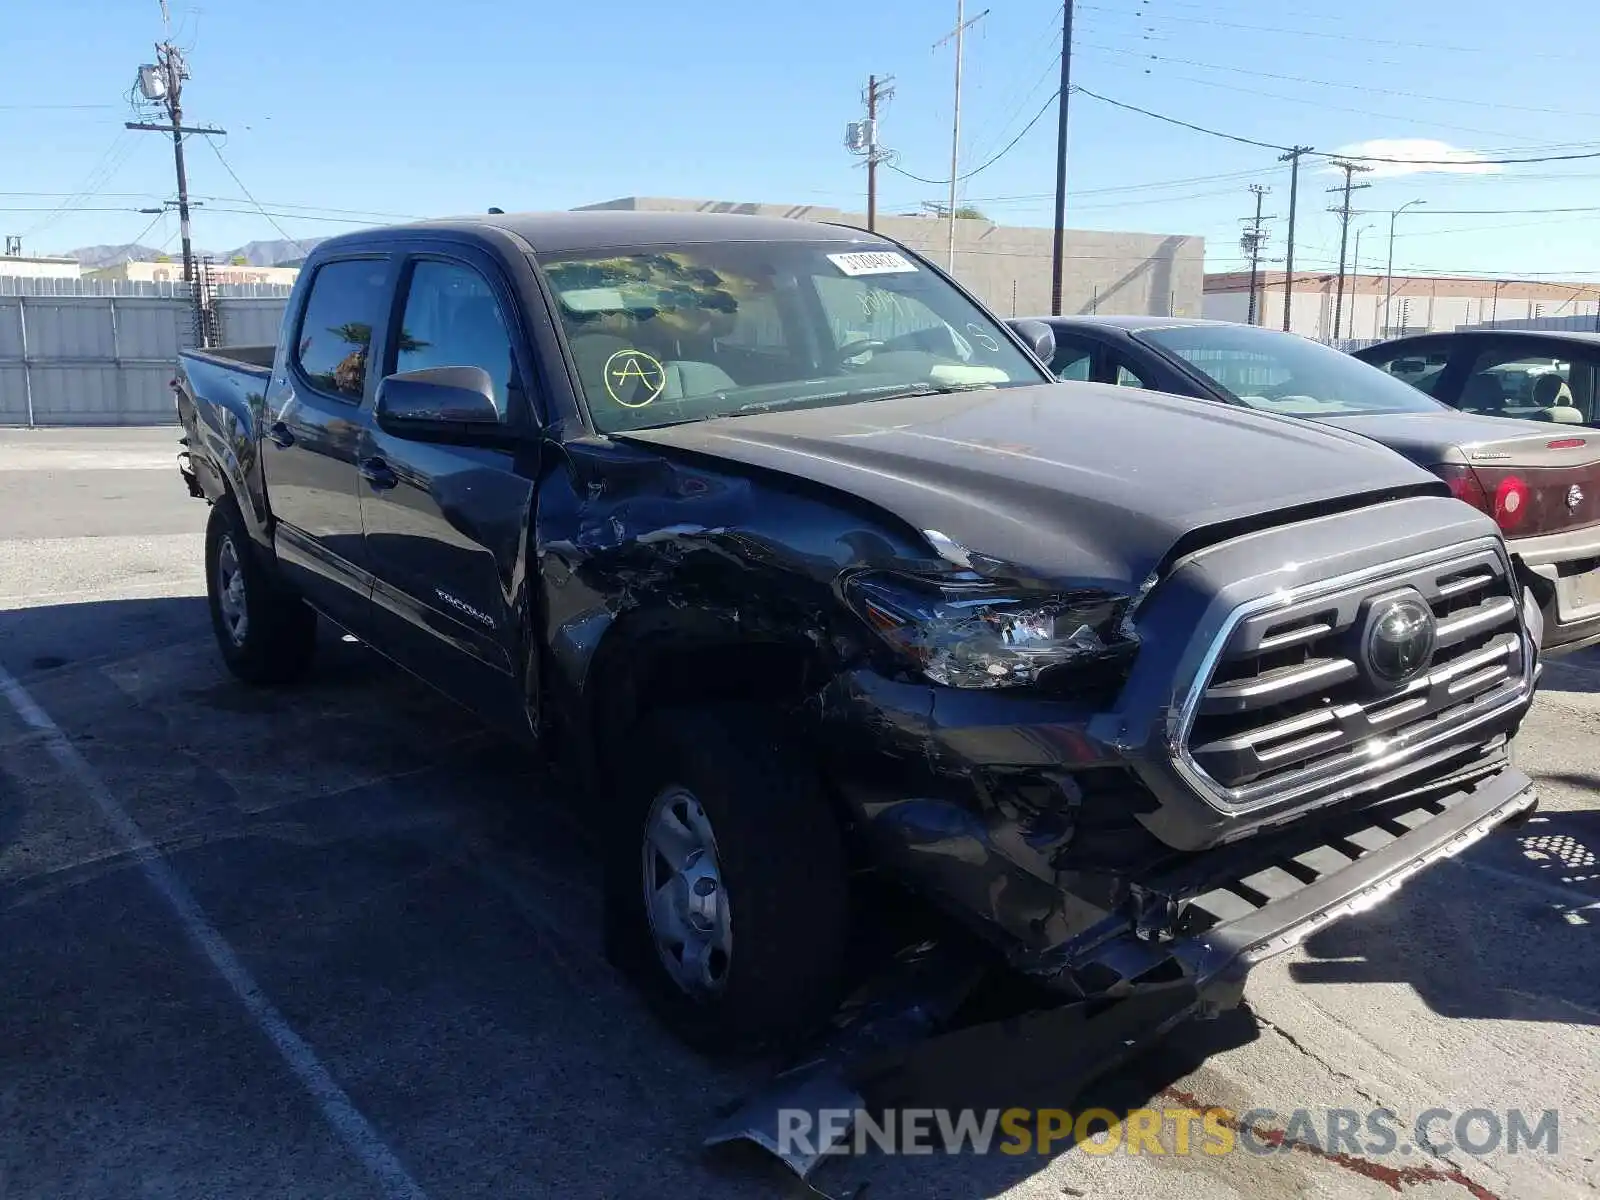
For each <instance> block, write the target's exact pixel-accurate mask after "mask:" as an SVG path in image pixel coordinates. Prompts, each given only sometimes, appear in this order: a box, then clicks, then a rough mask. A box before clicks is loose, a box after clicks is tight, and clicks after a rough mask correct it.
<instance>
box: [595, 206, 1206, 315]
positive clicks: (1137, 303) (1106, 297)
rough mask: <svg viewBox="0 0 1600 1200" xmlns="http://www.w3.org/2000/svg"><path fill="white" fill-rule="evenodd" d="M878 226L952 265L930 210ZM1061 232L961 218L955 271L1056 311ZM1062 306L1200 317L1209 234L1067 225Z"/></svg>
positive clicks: (988, 292)
mask: <svg viewBox="0 0 1600 1200" xmlns="http://www.w3.org/2000/svg"><path fill="white" fill-rule="evenodd" d="M581 207H582V208H586V209H626V210H631V211H656V212H662V211H665V212H734V213H751V214H754V215H758V216H767V217H792V218H797V219H803V220H811V221H832V222H837V223H840V224H845V225H856V226H860V227H861V228H863V229H864V228H866V224H867V219H866V217H865V216H863V215H862V214H860V213H847V212H844V211H842V210H840V209H837V208H826V207H823V206H820V205H815V204H739V203H732V202H729V201H724V200H679V199H661V198H656V197H648V196H627V197H624V198H622V199H620V200H607V201H605V202H603V203H600V204H586V205H582V206H581ZM877 228H878V232H880V233H883V234H886V235H887V236H889V237H892V238H895V239H896V240H898V241H900V242H902V243H904V244H905V245H907V246H909V247H911V248H912V249H913V250H916V251H917V252H918V253H920V254H923V255H925V256H926V257H927V258H929V259H931V260H932V261H933V262H936V263H938V264H939V265H940V266H946V265H947V264H946V251H947V248H948V243H949V233H948V223H947V222H946V221H945V220H944V219H943V218H940V217H932V216H884V215H880V216H879V217H878V220H877ZM1054 237H1055V235H1054V232H1053V231H1052V230H1050V229H1040V228H1032V227H1024V226H1007V225H996V224H995V223H994V222H992V221H986V220H978V219H964V220H958V221H957V222H956V254H955V276H956V278H957V279H959V280H960V281H961V282H962V284H964V285H965V286H966V287H968V288H970V289H971V290H972V291H973V292H975V293H976V294H977V295H978V297H979V298H980V299H981V300H983V301H984V303H985V304H987V305H988V306H989V307H990V308H992V309H993V310H994V311H995V312H996V313H998V314H999V315H1000V316H1002V317H1010V316H1018V317H1025V316H1042V315H1044V314H1047V313H1048V312H1049V311H1050V264H1051V255H1052V248H1053V243H1054ZM1066 256H1067V261H1066V272H1065V280H1064V283H1063V287H1062V306H1061V307H1062V311H1063V312H1066V313H1090V312H1100V313H1121V314H1156V315H1162V316H1165V315H1169V314H1176V315H1178V316H1188V317H1198V316H1199V315H1200V309H1201V289H1202V285H1203V281H1204V276H1205V239H1203V238H1200V237H1191V236H1188V235H1185V234H1154V233H1102V232H1098V231H1090V230H1083V229H1069V230H1067V234H1066Z"/></svg>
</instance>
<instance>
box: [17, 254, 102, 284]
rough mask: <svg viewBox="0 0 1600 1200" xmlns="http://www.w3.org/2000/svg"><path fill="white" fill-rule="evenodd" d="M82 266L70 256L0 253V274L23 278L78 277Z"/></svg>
mask: <svg viewBox="0 0 1600 1200" xmlns="http://www.w3.org/2000/svg"><path fill="white" fill-rule="evenodd" d="M81 273H82V268H81V267H79V266H78V262H77V260H76V259H72V258H39V257H36V256H33V255H27V254H3V255H0V275H10V276H17V277H21V278H24V279H78V278H81V277H82V276H81Z"/></svg>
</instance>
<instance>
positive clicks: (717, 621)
mask: <svg viewBox="0 0 1600 1200" xmlns="http://www.w3.org/2000/svg"><path fill="white" fill-rule="evenodd" d="M823 644H825V643H824V640H823V639H822V638H821V637H819V636H814V635H811V634H808V632H807V631H804V630H796V629H788V630H785V629H782V628H780V627H777V626H773V627H761V628H757V629H752V628H750V627H749V625H747V624H746V623H745V622H744V621H742V620H741V619H740V614H739V613H737V612H732V611H729V612H722V611H718V610H714V609H678V608H671V607H663V608H659V609H640V610H634V611H631V612H628V613H624V614H622V615H621V616H619V617H617V618H616V619H615V620H613V621H612V622H611V624H610V625H609V626H608V627H607V629H606V630H605V633H604V634H603V636H602V637H601V639H600V641H599V643H598V645H597V646H596V649H595V652H594V655H593V657H592V658H591V659H590V661H589V665H588V669H587V671H586V672H585V675H584V680H583V686H582V689H581V696H582V699H581V701H580V704H579V709H580V712H581V715H582V724H583V738H582V740H583V743H584V746H585V750H586V754H585V758H586V760H587V761H586V763H585V766H586V768H587V773H588V774H589V776H590V779H591V781H592V782H594V783H596V784H600V785H604V784H605V783H607V782H608V781H609V766H608V764H611V763H615V762H616V761H618V760H617V755H618V754H619V753H623V752H625V747H626V745H627V735H628V731H629V730H630V729H632V728H633V727H634V726H635V725H637V723H638V722H639V720H640V718H641V717H643V716H644V715H645V714H646V713H648V712H650V711H652V710H654V709H656V708H660V707H666V706H674V707H682V706H690V705H706V704H715V703H721V702H728V701H738V702H741V703H754V704H765V705H769V706H772V707H774V708H779V709H784V710H787V711H789V712H792V713H794V714H796V715H797V716H798V715H800V714H801V713H802V711H803V709H804V706H805V703H806V700H807V698H808V697H809V696H810V695H812V694H813V693H815V691H816V690H817V689H819V688H820V687H821V686H822V683H823V681H824V680H825V679H826V678H827V677H828V676H829V675H830V674H831V671H832V666H831V663H830V661H829V659H828V656H827V655H826V654H825V653H824V650H823Z"/></svg>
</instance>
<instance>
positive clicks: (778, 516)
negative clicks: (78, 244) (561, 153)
mask: <svg viewBox="0 0 1600 1200" xmlns="http://www.w3.org/2000/svg"><path fill="white" fill-rule="evenodd" d="M1051 336H1052V335H1051V333H1050V331H1049V330H1048V328H1043V327H1039V326H1036V325H1035V326H1028V325H1024V326H1022V327H1021V328H1020V329H1011V328H1008V327H1007V326H1006V324H1005V323H1004V322H1002V321H1000V320H999V319H997V318H996V317H995V316H993V315H992V314H991V313H989V312H988V311H986V310H985V309H984V308H983V307H982V306H981V305H980V304H978V303H977V302H976V301H975V300H974V299H973V298H972V297H971V296H970V295H968V294H967V293H966V292H965V291H963V290H962V288H961V287H960V286H959V285H958V284H956V283H955V282H954V281H953V280H952V279H950V278H949V277H947V276H946V275H945V274H944V273H943V272H941V271H940V270H939V269H938V268H937V267H936V266H934V265H932V264H930V263H929V262H927V261H926V260H924V259H922V258H920V257H918V256H917V255H916V254H914V253H913V252H911V251H909V250H907V249H906V248H905V247H903V246H900V245H898V244H896V243H894V242H892V241H889V240H887V239H885V238H883V237H879V236H875V235H872V234H868V233H864V232H861V231H859V230H855V229H849V228H843V227H838V226H831V225H820V224H812V223H807V222H801V221H793V220H768V219H762V218H757V217H746V216H733V215H706V214H692V215H681V214H637V213H606V212H590V213H564V214H548V215H492V216H488V217H479V218H471V219H462V220H449V221H436V222H429V223H423V224H417V225H411V226H405V227H398V228H389V229H381V230H372V231H367V232H361V233H355V234H350V235H346V236H341V237H337V238H334V239H333V240H331V241H328V242H324V243H322V244H321V245H319V246H318V247H317V248H316V250H315V252H314V253H313V254H312V255H311V256H310V258H309V259H308V261H307V263H306V265H305V270H304V272H303V274H302V275H301V277H300V282H299V284H298V285H297V287H296V290H295V293H294V295H293V298H292V299H291V301H290V304H289V307H288V312H287V315H286V317H285V321H284V325H283V333H282V337H281V339H280V342H279V344H278V345H277V346H276V347H264V348H256V349H249V348H246V349H242V350H237V351H228V350H218V351H199V350H197V351H191V352H187V353H185V354H184V356H183V359H182V363H181V366H180V369H179V375H178V379H177V381H176V383H175V389H176V392H177V405H178V410H179V413H180V415H181V418H182V421H183V424H184V427H185V432H186V439H185V442H186V451H185V460H184V462H183V469H184V472H185V475H186V477H187V479H188V482H189V486H190V488H191V489H192V491H193V492H194V494H195V495H197V496H201V497H203V498H204V499H206V500H207V501H209V502H210V504H211V505H212V508H211V516H210V524H209V528H208V533H207V538H206V555H207V561H206V570H207V578H208V581H209V588H210V603H211V611H212V617H213V624H214V626H215V632H216V637H217V643H218V646H219V647H220V650H221V654H222V658H223V660H224V661H225V662H226V663H227V665H228V666H229V667H230V668H231V669H232V670H233V671H234V672H235V673H236V674H237V675H239V676H240V677H241V678H243V679H245V680H248V681H250V682H252V683H259V684H282V683H285V682H287V681H290V680H292V679H294V678H296V677H298V676H299V675H301V674H302V673H303V672H304V671H305V670H306V669H307V667H308V666H309V665H310V663H311V660H312V656H313V647H314V645H315V632H316V624H317V621H318V619H319V617H320V618H326V619H327V620H328V621H330V622H332V623H333V624H334V625H336V626H338V627H341V628H343V629H345V630H348V631H350V632H351V633H353V634H354V635H355V636H356V637H358V638H359V639H360V640H361V641H363V642H365V643H366V644H368V645H369V646H371V647H373V648H374V649H375V650H377V651H378V652H380V653H382V654H384V655H386V656H388V657H390V658H392V659H393V660H394V661H395V662H396V663H399V664H400V665H402V666H403V667H405V668H407V669H408V670H410V671H412V672H414V673H416V674H417V675H419V676H420V677H421V678H423V679H424V680H426V681H428V682H429V683H431V684H433V685H435V686H437V687H438V688H439V689H440V690H442V691H443V692H445V693H446V694H448V695H450V696H452V697H454V698H455V699H456V700H458V701H460V702H461V703H462V704H465V705H467V706H470V707H471V708H472V709H474V710H476V711H477V712H479V713H481V714H482V715H483V717H484V718H485V719H486V720H488V721H490V722H492V723H494V724H495V725H497V726H499V727H500V728H503V729H505V730H508V731H510V732H512V733H513V734H515V735H516V736H518V737H520V738H523V739H525V740H527V741H528V742H529V743H530V744H531V745H532V746H533V747H535V748H536V749H537V752H538V753H540V754H543V755H544V756H546V757H547V758H549V759H551V760H553V761H555V762H557V763H559V764H564V765H566V766H569V767H571V768H572V769H573V770H574V772H575V774H576V777H577V778H578V779H579V780H580V781H581V784H582V786H583V788H585V789H586V792H587V795H588V796H589V797H590V799H589V801H588V810H589V812H590V813H591V815H592V816H593V817H594V819H595V822H596V826H597V828H599V829H600V830H602V831H603V838H604V842H605V846H606V864H605V866H606V873H607V888H606V907H607V912H606V926H607V930H608V935H607V936H608V941H609V950H610V953H611V955H612V957H613V960H614V961H615V962H617V963H618V964H619V965H620V966H621V967H622V968H624V969H625V970H626V971H627V972H628V973H629V974H631V976H632V977H633V978H634V979H635V980H637V982H638V983H639V985H640V986H641V988H642V989H643V991H644V992H645V994H646V995H647V996H648V997H649V998H650V999H651V1000H652V1001H653V1002H654V1004H655V1006H656V1007H657V1009H658V1010H659V1011H660V1012H661V1013H662V1014H663V1016H664V1017H665V1019H666V1020H667V1021H668V1022H669V1023H670V1024H671V1025H672V1026H673V1027H674V1028H675V1029H676V1030H677V1031H678V1032H679V1033H680V1034H682V1035H683V1036H684V1037H686V1038H687V1039H689V1040H691V1041H692V1042H693V1043H695V1044H697V1045H700V1046H703V1047H707V1048H712V1049H729V1048H737V1047H744V1046H749V1045H752V1044H770V1043H773V1042H775V1041H784V1040H789V1039H793V1038H794V1037H796V1036H797V1035H798V1034H800V1033H801V1032H802V1031H804V1030H807V1029H810V1028H814V1027H815V1026H816V1025H817V1024H818V1023H819V1022H821V1021H823V1020H824V1019H825V1018H826V1017H827V1016H828V1014H829V1013H830V1012H832V1011H833V1009H834V1007H835V1005H836V1004H837V1003H838V1001H839V989H840V987H841V980H842V979H843V978H844V973H843V962H844V958H845V949H846V945H847V940H848V935H849V933H850V931H851V929H852V926H853V925H854V924H855V923H857V922H861V921H863V920H870V919H871V916H872V914H871V913H870V912H865V911H863V903H864V902H863V899H862V897H863V895H864V893H863V891H862V890H861V888H860V886H859V882H858V881H859V879H860V877H861V875H862V874H863V873H871V874H875V875H878V876H888V877H890V878H892V879H893V880H895V881H898V883H899V884H903V885H904V886H905V887H906V888H908V889H910V890H911V891H913V892H915V893H917V894H919V895H921V896H922V897H925V898H926V899H927V900H929V901H931V902H932V903H933V904H934V905H936V906H937V907H938V908H940V909H942V910H944V912H945V913H947V914H948V915H949V917H952V918H954V919H955V920H956V921H958V922H960V923H962V924H963V925H964V926H965V927H966V928H967V929H968V930H970V931H973V932H975V933H976V934H978V935H979V938H978V939H977V940H978V941H979V943H980V944H981V945H983V946H985V947H988V948H989V951H990V952H991V953H992V954H993V956H994V958H995V960H996V961H998V962H1003V963H1004V964H1006V965H1007V966H1008V967H1009V968H1011V969H1014V970H1017V971H1021V972H1025V973H1027V974H1028V975H1031V976H1032V977H1033V978H1035V979H1036V980H1038V981H1039V982H1040V983H1042V984H1043V985H1045V986H1046V987H1047V988H1049V989H1054V991H1055V993H1056V994H1058V995H1059V996H1060V997H1062V998H1063V1000H1064V1001H1070V1000H1081V999H1085V998H1094V997H1102V996H1108V995H1128V994H1130V993H1136V992H1138V990H1139V989H1140V988H1142V987H1145V986H1146V985H1150V986H1155V985H1156V982H1157V981H1159V983H1160V984H1161V986H1171V984H1172V983H1173V981H1174V980H1177V981H1179V982H1181V983H1182V984H1183V986H1184V987H1186V988H1187V989H1189V992H1190V994H1191V996H1192V999H1193V1002H1194V1004H1195V1005H1196V1006H1198V1007H1208V1006H1209V1007H1213V1008H1214V1007H1217V1006H1225V1005H1227V1004H1229V1003H1232V1002H1234V1001H1236V1000H1237V998H1238V994H1239V988H1240V985H1241V982H1242V980H1243V977H1244V975H1245V973H1246V972H1247V971H1248V970H1249V969H1250V967H1252V966H1253V965H1254V964H1255V963H1257V962H1260V961H1261V960H1262V959H1264V958H1266V957H1268V956H1270V955H1272V954H1275V953H1277V952H1279V951H1281V950H1284V949H1286V948H1287V947H1289V946H1291V945H1293V944H1294V943H1295V942H1296V941H1297V940H1298V939H1299V938H1301V937H1303V936H1304V935H1305V934H1306V933H1308V932H1309V931H1311V930H1313V929H1315V928H1318V927H1319V926H1320V925H1322V924H1323V923H1325V922H1327V921H1330V920H1333V919H1335V918H1337V917H1339V916H1341V915H1343V914H1346V913H1349V912H1351V911H1355V910H1357V909H1359V908H1361V907H1363V906H1365V905H1368V904H1370V903H1372V902H1374V901H1375V900H1376V899H1378V898H1380V897H1382V896H1383V895H1385V894H1387V893H1388V892H1390V891H1392V890H1393V889H1394V888H1395V887H1396V886H1398V885H1399V884H1400V883H1401V882H1402V881H1404V880H1405V879H1406V878H1407V877H1408V876H1410V875H1412V874H1413V873H1415V872H1416V871H1419V870H1421V869H1422V868H1424V867H1427V866H1428V865H1430V864H1431V863H1433V862H1435V861H1437V860H1439V859H1441V858H1444V857H1445V856H1447V855H1450V854H1452V853H1454V852H1455V851H1457V850H1459V849H1460V848H1462V847H1463V846H1465V845H1467V844H1469V843H1471V842H1472V841H1474V840H1475V839H1477V838H1479V837H1482V836H1483V835H1485V834H1486V833H1488V831H1489V830H1490V829H1492V828H1493V827H1495V826H1496V825H1498V824H1500V823H1501V822H1504V821H1507V820H1508V819H1511V818H1515V817H1519V816H1523V815H1525V814H1526V813H1527V812H1528V811H1530V809H1531V806H1532V805H1533V803H1534V797H1533V794H1532V790H1531V787H1530V784H1529V781H1528V779H1527V778H1526V777H1525V776H1524V775H1522V774H1520V773H1518V772H1517V771H1516V770H1514V769H1513V768H1512V767H1511V766H1510V765H1509V763H1508V759H1507V747H1508V742H1509V740H1510V738H1511V737H1512V736H1513V734H1514V733H1515V732H1516V729H1517V727H1518V725H1519V724H1520V722H1521V721H1522V719H1523V717H1524V715H1525V713H1526V712H1527V709H1528V706H1529V703H1530V702H1531V698H1532V695H1533V690H1534V682H1535V677H1536V674H1537V670H1538V664H1537V646H1538V643H1539V636H1540V631H1539V613H1538V608H1537V606H1536V605H1534V604H1533V603H1532V602H1531V600H1530V599H1529V598H1528V597H1527V596H1526V595H1525V594H1524V592H1523V591H1522V590H1521V588H1519V587H1518V586H1517V584H1516V583H1515V579H1514V575H1513V571H1512V566H1511V562H1510V560H1509V558H1508V556H1507V553H1506V546H1505V542H1504V540H1503V538H1502V536H1501V532H1500V530H1499V529H1498V528H1496V526H1495V524H1494V522H1493V521H1492V520H1490V519H1489V518H1488V517H1487V516H1485V515H1484V514H1482V513H1480V512H1477V511H1474V510H1473V509H1472V508H1471V507H1469V506H1468V505H1466V504H1463V503H1462V502H1460V501H1459V500H1457V499H1455V498H1453V497H1452V496H1451V494H1450V490H1449V487H1448V486H1447V485H1446V484H1445V483H1444V482H1443V481H1442V480H1440V479H1438V478H1437V477H1435V476H1433V475H1431V474H1429V473H1428V472H1426V471H1424V470H1422V469H1420V468H1418V467H1416V466H1414V465H1412V464H1411V463H1409V462H1407V461H1405V460H1404V459H1403V458H1401V457H1400V456H1398V455H1396V454H1394V453H1393V452H1391V451H1389V450H1387V449H1385V448H1383V447H1381V446H1378V445H1376V444H1375V443H1373V442H1371V441H1368V440H1367V439H1365V438H1362V437H1358V436H1355V435H1352V434H1347V433H1343V432H1340V431H1337V430H1334V429H1330V428H1322V427H1318V426H1315V425H1312V424H1309V423H1307V422H1303V421H1296V420H1293V419H1290V418H1283V417H1278V416H1274V415H1269V414H1262V413H1255V412H1250V411H1246V410H1243V409H1230V408H1225V407H1222V406H1218V405H1214V404H1206V403H1201V402H1196V401H1193V400H1188V399H1180V398H1175V397H1170V396H1162V395H1157V394H1154V393H1149V392H1143V391H1135V390H1131V389H1117V388H1114V387H1102V386H1096V385H1092V384H1063V383H1058V382H1056V381H1055V380H1054V379H1052V378H1051V376H1050V375H1049V374H1048V372H1047V371H1046V369H1045V367H1044V366H1043V365H1042V364H1043V362H1045V361H1048V359H1049V357H1050V352H1051ZM1062 389H1072V390H1073V397H1074V399H1075V400H1076V402H1075V403H1062V402H1061V399H1060V397H1061V394H1062ZM417 736H418V737H419V738H426V737H427V736H428V731H427V730H425V729H419V730H417ZM285 752H286V753H292V752H293V748H292V747H289V748H285ZM952 928H954V926H952Z"/></svg>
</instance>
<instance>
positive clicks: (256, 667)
mask: <svg viewBox="0 0 1600 1200" xmlns="http://www.w3.org/2000/svg"><path fill="white" fill-rule="evenodd" d="M206 592H207V596H208V598H209V600H210V604H211V626H212V629H213V630H214V631H215V633H216V635H217V646H218V648H219V649H220V650H221V651H222V659H223V661H224V662H225V663H227V665H228V669H229V670H230V671H232V672H233V673H234V674H235V675H237V676H238V677H239V678H240V679H242V680H244V681H245V682H246V683H254V684H273V683H288V682H290V681H292V680H295V679H298V678H300V677H301V676H302V675H304V674H305V673H306V670H307V669H308V668H309V667H310V665H311V658H312V655H313V653H314V652H315V650H316V643H317V615H316V613H314V612H313V611H312V610H311V609H310V608H308V607H307V606H306V604H305V602H304V601H303V600H301V599H300V598H299V597H298V596H296V595H294V594H293V593H291V592H290V591H289V590H288V589H287V588H285V587H284V585H283V584H282V583H281V582H280V581H279V580H278V578H277V577H276V575H275V574H274V573H273V571H272V570H271V569H270V568H269V567H267V566H266V565H264V564H263V563H262V561H261V556H260V553H259V552H258V551H257V549H256V546H255V543H254V542H253V541H251V539H250V534H249V532H248V531H247V530H246V529H245V526H244V519H243V518H242V517H241V516H240V515H239V510H238V509H237V508H236V507H235V506H234V503H233V501H232V500H231V499H223V500H220V501H218V502H217V503H216V504H213V505H212V506H211V518H210V520H209V521H208V522H207V524H206Z"/></svg>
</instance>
